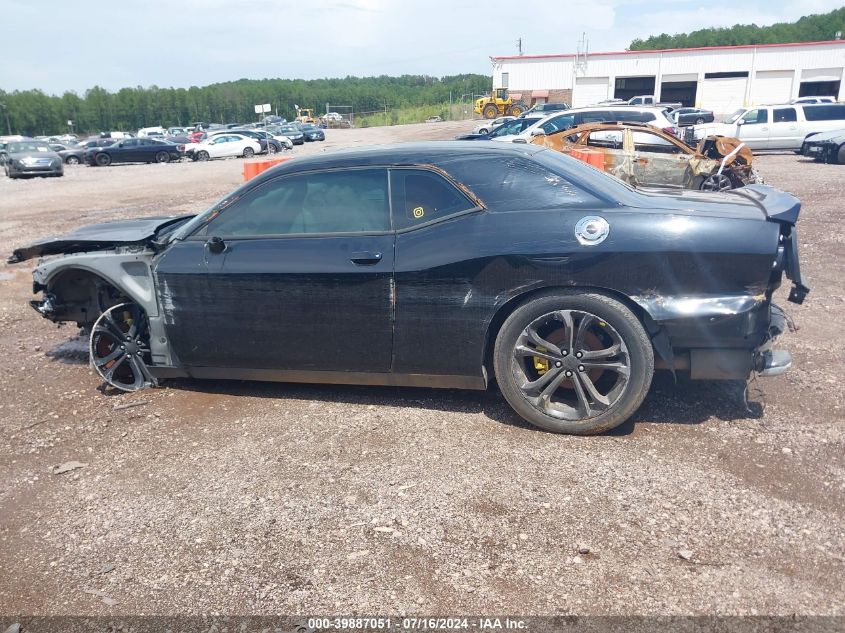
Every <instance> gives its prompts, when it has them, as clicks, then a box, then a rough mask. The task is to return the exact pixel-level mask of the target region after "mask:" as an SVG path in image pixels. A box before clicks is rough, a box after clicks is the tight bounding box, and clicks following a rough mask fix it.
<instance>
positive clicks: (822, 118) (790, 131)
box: [692, 103, 845, 151]
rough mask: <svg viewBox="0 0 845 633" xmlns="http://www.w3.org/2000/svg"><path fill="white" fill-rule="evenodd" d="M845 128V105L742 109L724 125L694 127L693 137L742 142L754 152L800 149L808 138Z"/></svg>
mask: <svg viewBox="0 0 845 633" xmlns="http://www.w3.org/2000/svg"><path fill="white" fill-rule="evenodd" d="M843 126H845V103H819V104H808V105H802V104H797V105H791V104H784V105H770V106H755V107H753V108H740V109H739V110H737V111H736V112H734V113H733V114H731V115H730V116H729V117H728V118H726V119H725V120H724V121H722V122H721V123H711V124H706V123H705V124H704V125H695V126H693V127H692V138H693V139H694V140H698V139H700V138H703V137H705V136H710V135H713V134H718V135H721V136H733V137H736V138H738V139H740V140H741V141H742V142H744V143H745V144H746V145H748V147H750V148H751V149H752V150H761V149H780V150H788V149H791V150H796V151H799V150H800V149H801V145H802V144H803V143H804V139H806V138H807V137H808V136H809V135H811V134H813V133H816V132H830V131H833V130H837V129H840V128H842V127H843Z"/></svg>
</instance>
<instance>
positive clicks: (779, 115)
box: [772, 108, 798, 123]
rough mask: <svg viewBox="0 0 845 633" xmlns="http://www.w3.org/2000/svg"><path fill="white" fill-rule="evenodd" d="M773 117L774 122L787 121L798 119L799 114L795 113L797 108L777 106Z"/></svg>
mask: <svg viewBox="0 0 845 633" xmlns="http://www.w3.org/2000/svg"><path fill="white" fill-rule="evenodd" d="M772 119H773V120H772V123H785V122H788V121H797V120H798V116H797V115H796V114H795V108H775V109H774V111H773V112H772Z"/></svg>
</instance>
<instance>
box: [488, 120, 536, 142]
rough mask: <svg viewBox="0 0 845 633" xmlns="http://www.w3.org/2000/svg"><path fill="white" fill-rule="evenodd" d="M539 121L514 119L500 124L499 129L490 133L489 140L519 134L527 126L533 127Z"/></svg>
mask: <svg viewBox="0 0 845 633" xmlns="http://www.w3.org/2000/svg"><path fill="white" fill-rule="evenodd" d="M539 120H540V119H514V120H513V121H507V122H506V123H502V125H501V126H500V127H497V128H496V129H495V130H493V131H492V132H490V138H497V137H499V136H510V135H511V134H519V133H520V132H522V130H524V129H525V128H527V127H528V126H529V125H533V124H534V123H536V122H537V121H539Z"/></svg>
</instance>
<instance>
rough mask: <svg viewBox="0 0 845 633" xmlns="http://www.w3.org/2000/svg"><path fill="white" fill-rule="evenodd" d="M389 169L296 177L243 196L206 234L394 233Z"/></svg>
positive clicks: (206, 230)
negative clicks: (388, 197)
mask: <svg viewBox="0 0 845 633" xmlns="http://www.w3.org/2000/svg"><path fill="white" fill-rule="evenodd" d="M387 192H388V187H387V170H386V169H351V170H346V171H327V172H316V173H310V174H296V175H291V176H287V177H282V178H278V179H276V180H272V181H270V182H267V183H265V184H263V185H260V186H258V187H256V188H255V189H252V190H250V191H248V192H247V193H245V194H243V196H241V197H240V198H238V199H237V200H235V201H234V202H232V203H230V204H229V206H228V207H226V208H225V209H223V210H222V211H221V212H220V213H219V214H218V215H217V216H215V217H213V219H212V220H211V221H210V222H209V223H208V224H207V227H206V229H205V230H204V231H202V233H204V234H206V235H215V236H220V237H243V236H251V237H252V236H270V235H301V234H313V233H319V234H327V233H328V234H331V233H382V232H385V231H389V230H390V210H389V205H388V199H387Z"/></svg>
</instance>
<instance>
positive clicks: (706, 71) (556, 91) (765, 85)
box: [490, 40, 845, 114]
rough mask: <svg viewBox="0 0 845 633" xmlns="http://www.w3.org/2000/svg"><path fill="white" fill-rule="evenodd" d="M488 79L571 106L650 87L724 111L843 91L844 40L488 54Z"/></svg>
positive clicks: (527, 98)
mask: <svg viewBox="0 0 845 633" xmlns="http://www.w3.org/2000/svg"><path fill="white" fill-rule="evenodd" d="M490 60H491V61H492V62H493V87H494V88H508V89H509V90H510V92H511V93H512V94H515V95H517V96H518V97H519V98H521V99H522V100H523V101H524V102H525V103H528V104H534V103H542V102H545V101H564V102H566V103H570V104H571V105H572V106H573V107H580V106H585V105H590V104H593V103H596V102H598V101H602V100H604V99H611V98H618V99H629V98H630V97H634V96H637V95H643V94H653V95H656V96H657V98H658V100H661V101H675V102H677V101H680V102H682V103H683V104H684V105H689V106H697V107H702V108H707V109H709V110H713V111H714V112H716V113H719V114H722V113H729V112H732V111H733V110H735V109H736V108H739V107H742V106H750V105H760V104H770V103H785V102H787V101H789V100H790V99H794V98H796V97H804V96H815V95H832V96H835V97H837V99H838V100H843V99H845V90H843V71H845V41H839V40H836V41H829V42H800V43H793V44H759V45H751V46H713V47H708V48H686V49H683V48H682V49H667V50H656V51H623V52H619V53H588V54H583V53H581V54H568V55H567V54H564V55H521V56H511V57H491V58H490Z"/></svg>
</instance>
